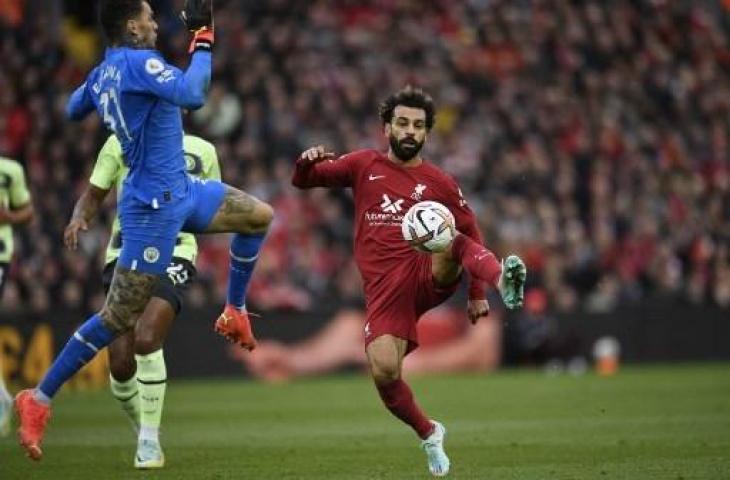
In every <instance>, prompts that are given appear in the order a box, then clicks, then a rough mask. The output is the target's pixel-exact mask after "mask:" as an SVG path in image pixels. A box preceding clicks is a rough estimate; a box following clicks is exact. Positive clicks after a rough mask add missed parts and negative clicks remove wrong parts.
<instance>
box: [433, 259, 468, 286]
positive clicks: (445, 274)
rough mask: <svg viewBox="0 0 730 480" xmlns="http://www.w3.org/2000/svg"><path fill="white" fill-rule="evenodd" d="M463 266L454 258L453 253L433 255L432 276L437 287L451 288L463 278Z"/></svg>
mask: <svg viewBox="0 0 730 480" xmlns="http://www.w3.org/2000/svg"><path fill="white" fill-rule="evenodd" d="M461 271H462V267H461V265H460V264H459V263H458V262H457V261H456V260H455V259H454V258H453V256H452V255H451V251H450V250H447V251H445V252H440V253H433V254H431V275H432V277H433V282H434V283H435V284H436V286H437V287H450V286H452V285H454V284H455V283H457V282H458V281H459V279H460V278H461Z"/></svg>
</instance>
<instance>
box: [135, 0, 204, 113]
mask: <svg viewBox="0 0 730 480" xmlns="http://www.w3.org/2000/svg"><path fill="white" fill-rule="evenodd" d="M180 16H181V18H182V19H183V21H184V22H185V25H186V26H187V28H188V30H190V32H192V34H193V38H192V40H191V42H190V47H189V52H190V53H191V54H192V58H191V60H190V65H189V66H188V68H187V70H185V72H182V71H181V70H180V69H178V68H177V67H174V66H172V65H169V64H167V63H166V62H165V61H164V59H163V58H162V56H161V55H160V54H159V53H157V52H156V51H153V50H140V51H138V52H135V53H134V55H133V56H132V57H131V61H132V62H133V63H134V64H135V65H134V67H135V68H134V69H133V72H134V73H135V75H136V78H135V79H136V80H137V82H136V85H134V87H133V88H134V90H136V91H140V92H149V93H153V94H155V95H157V96H159V97H161V98H162V99H164V100H167V101H168V102H170V103H173V104H175V105H177V106H179V107H182V108H187V109H197V108H200V107H202V106H203V104H204V103H205V99H206V96H207V94H208V87H209V85H210V77H211V66H212V58H211V52H212V49H213V42H214V33H213V3H212V0H188V1H186V2H185V9H184V10H183V11H182V13H181V14H180Z"/></svg>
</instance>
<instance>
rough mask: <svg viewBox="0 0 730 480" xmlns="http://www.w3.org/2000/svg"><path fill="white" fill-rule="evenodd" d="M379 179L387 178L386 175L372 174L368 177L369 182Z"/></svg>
mask: <svg viewBox="0 0 730 480" xmlns="http://www.w3.org/2000/svg"><path fill="white" fill-rule="evenodd" d="M379 178H385V175H373V174H372V173H371V174H370V176H369V177H368V180H370V181H373V180H377V179H379Z"/></svg>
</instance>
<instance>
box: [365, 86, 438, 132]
mask: <svg viewBox="0 0 730 480" xmlns="http://www.w3.org/2000/svg"><path fill="white" fill-rule="evenodd" d="M398 105H403V106H404V107H411V108H420V109H423V111H424V112H426V128H427V129H428V130H431V127H433V124H434V122H435V120H436V106H435V105H434V103H433V98H431V95H429V94H427V93H426V92H424V91H423V90H421V89H420V88H416V87H413V86H411V85H407V86H406V87H405V88H403V89H401V90H399V91H397V92H395V93H394V94H392V95H391V96H389V97H388V98H386V99H385V101H383V103H381V104H380V109H379V113H380V119H381V120H382V121H383V124H386V123H390V122H391V121H392V120H393V111H394V110H395V107H397V106H398Z"/></svg>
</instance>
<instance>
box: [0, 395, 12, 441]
mask: <svg viewBox="0 0 730 480" xmlns="http://www.w3.org/2000/svg"><path fill="white" fill-rule="evenodd" d="M12 411H13V399H12V397H11V396H10V395H9V394H8V392H6V391H5V389H4V388H0V437H7V436H8V434H9V433H10V419H11V417H12Z"/></svg>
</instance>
